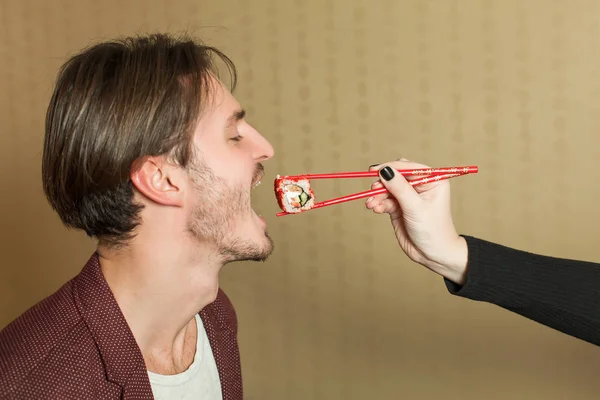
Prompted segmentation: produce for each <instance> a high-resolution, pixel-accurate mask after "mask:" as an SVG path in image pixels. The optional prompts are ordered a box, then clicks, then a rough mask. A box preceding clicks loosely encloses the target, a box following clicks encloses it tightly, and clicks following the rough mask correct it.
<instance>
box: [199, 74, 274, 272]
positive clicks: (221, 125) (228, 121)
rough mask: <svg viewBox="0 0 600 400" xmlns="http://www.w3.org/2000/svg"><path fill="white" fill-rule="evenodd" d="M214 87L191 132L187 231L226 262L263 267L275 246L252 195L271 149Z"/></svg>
mask: <svg viewBox="0 0 600 400" xmlns="http://www.w3.org/2000/svg"><path fill="white" fill-rule="evenodd" d="M213 82H214V85H213V86H214V90H213V91H212V98H211V100H210V101H209V102H208V104H207V108H206V110H205V112H204V113H203V115H202V117H201V119H200V122H199V123H198V126H197V127H196V130H195V132H194V139H193V145H194V150H195V152H196V154H195V156H194V160H193V163H192V164H193V165H191V166H190V172H189V175H190V180H191V182H192V185H193V187H194V190H193V191H192V193H191V196H192V197H191V198H190V199H189V204H190V205H191V208H192V209H191V214H190V216H189V223H188V231H189V232H190V233H191V234H192V235H193V236H194V237H195V238H196V239H197V240H198V241H200V242H201V243H203V244H208V245H212V246H214V247H215V248H216V250H217V251H218V252H219V254H220V255H221V256H222V257H223V259H224V260H225V262H231V261H240V260H257V261H262V260H265V259H266V258H267V257H268V256H269V255H270V254H271V252H272V251H273V242H272V240H271V238H270V237H269V236H268V234H267V227H266V222H265V220H264V219H263V218H262V217H259V216H258V215H257V214H256V212H254V210H253V209H252V206H251V203H250V194H251V191H252V189H253V188H254V187H255V186H256V185H257V184H258V183H259V181H260V179H261V178H262V177H263V166H262V164H261V163H262V162H263V161H265V160H268V159H269V158H271V157H273V153H274V152H273V147H272V146H271V144H270V143H269V142H268V141H267V140H266V139H265V138H264V137H262V136H261V135H260V133H258V132H257V131H256V130H255V129H254V128H253V127H252V126H250V125H249V124H248V123H247V122H246V121H245V120H244V112H243V110H242V108H241V107H240V105H239V103H238V102H237V101H236V100H235V98H234V97H233V96H232V95H231V93H230V92H229V91H228V90H227V89H226V88H225V87H223V86H222V85H221V84H220V83H218V82H217V81H216V80H215V81H213Z"/></svg>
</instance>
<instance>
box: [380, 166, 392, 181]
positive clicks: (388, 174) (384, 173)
mask: <svg viewBox="0 0 600 400" xmlns="http://www.w3.org/2000/svg"><path fill="white" fill-rule="evenodd" d="M379 174H380V175H381V177H382V178H383V179H385V180H386V181H389V180H391V179H392V178H393V177H394V170H393V169H391V168H390V167H385V168H384V169H382V170H381V171H379Z"/></svg>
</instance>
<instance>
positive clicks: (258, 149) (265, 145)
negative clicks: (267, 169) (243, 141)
mask: <svg viewBox="0 0 600 400" xmlns="http://www.w3.org/2000/svg"><path fill="white" fill-rule="evenodd" d="M253 130H254V135H253V136H254V140H253V142H254V143H253V144H254V146H253V149H252V156H253V158H254V159H255V160H256V161H257V162H263V161H266V160H268V159H270V158H273V156H274V155H275V149H273V146H272V145H271V143H269V141H268V140H267V139H265V138H264V137H263V136H262V135H261V134H260V133H259V132H258V131H257V130H255V129H253Z"/></svg>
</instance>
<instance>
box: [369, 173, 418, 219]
mask: <svg viewBox="0 0 600 400" xmlns="http://www.w3.org/2000/svg"><path fill="white" fill-rule="evenodd" d="M379 176H380V177H381V183H383V185H384V186H385V187H386V189H387V190H388V192H390V193H391V195H392V196H394V197H395V198H396V200H397V201H398V203H400V208H401V209H403V210H404V211H409V210H411V209H412V210H414V209H415V208H416V207H417V206H418V205H419V203H420V202H421V197H420V196H419V194H418V193H417V192H416V191H415V189H414V188H413V187H412V185H411V184H410V183H408V181H407V180H406V178H404V176H402V174H400V173H398V171H397V170H396V169H394V168H392V167H390V166H389V165H388V166H385V167H384V168H382V169H380V170H379Z"/></svg>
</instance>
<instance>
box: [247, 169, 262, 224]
mask: <svg viewBox="0 0 600 400" xmlns="http://www.w3.org/2000/svg"><path fill="white" fill-rule="evenodd" d="M264 176H265V172H264V169H263V168H261V166H259V167H257V168H256V171H255V172H254V177H253V179H252V184H251V186H250V197H251V198H252V192H253V191H254V189H256V188H257V187H258V186H260V184H261V181H262V178H264ZM252 211H254V213H255V214H256V215H258V216H259V217H260V214H259V213H257V212H256V211H255V210H254V207H252Z"/></svg>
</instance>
